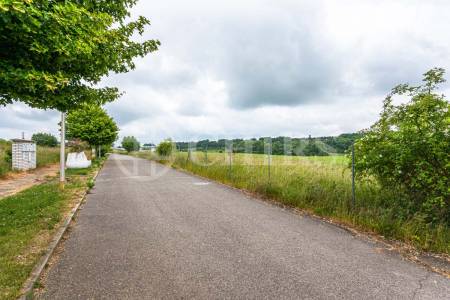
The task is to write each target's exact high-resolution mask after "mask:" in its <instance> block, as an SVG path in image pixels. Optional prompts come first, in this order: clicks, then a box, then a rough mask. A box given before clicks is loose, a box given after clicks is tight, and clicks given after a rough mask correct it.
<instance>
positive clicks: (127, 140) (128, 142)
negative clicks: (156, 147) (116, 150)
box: [122, 136, 141, 153]
mask: <svg viewBox="0 0 450 300" xmlns="http://www.w3.org/2000/svg"><path fill="white" fill-rule="evenodd" d="M140 147H141V145H140V144H139V142H138V140H137V139H136V138H135V137H134V136H126V137H124V138H123V140H122V148H124V149H125V150H126V151H127V152H128V153H130V152H131V151H138V150H139V149H140Z"/></svg>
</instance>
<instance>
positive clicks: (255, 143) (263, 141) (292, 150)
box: [175, 133, 362, 156]
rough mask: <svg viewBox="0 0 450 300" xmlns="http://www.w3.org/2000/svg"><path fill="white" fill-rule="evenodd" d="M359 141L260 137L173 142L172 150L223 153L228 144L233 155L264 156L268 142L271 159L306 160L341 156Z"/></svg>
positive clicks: (349, 137)
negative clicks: (281, 157) (310, 157)
mask: <svg viewBox="0 0 450 300" xmlns="http://www.w3.org/2000/svg"><path fill="white" fill-rule="evenodd" d="M360 137H362V134H361V133H344V134H341V135H339V136H326V137H315V138H313V137H311V136H309V137H308V138H290V137H283V136H280V137H275V138H268V137H260V138H252V139H248V140H245V139H232V140H227V139H219V140H217V141H211V140H208V139H206V140H200V141H198V142H176V143H175V144H176V148H177V149H178V150H179V151H188V149H189V144H191V148H192V149H193V148H195V149H196V150H198V151H206V150H208V151H218V152H221V151H225V147H226V145H227V144H228V143H232V144H233V152H235V153H245V152H251V153H258V154H262V153H266V152H267V151H268V150H267V145H268V144H269V143H270V141H271V146H272V147H271V148H272V151H271V152H272V154H274V155H283V154H287V155H306V156H324V155H328V154H341V153H345V151H346V150H347V149H348V148H349V147H350V146H351V145H352V144H353V143H354V142H355V141H356V140H357V139H359V138H360Z"/></svg>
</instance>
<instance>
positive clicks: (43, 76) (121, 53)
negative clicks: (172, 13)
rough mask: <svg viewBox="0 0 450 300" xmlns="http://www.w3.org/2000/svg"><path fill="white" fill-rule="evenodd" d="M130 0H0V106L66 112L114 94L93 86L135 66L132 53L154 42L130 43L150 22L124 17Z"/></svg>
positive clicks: (132, 1) (141, 51) (153, 47)
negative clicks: (17, 103) (20, 105)
mask: <svg viewBox="0 0 450 300" xmlns="http://www.w3.org/2000/svg"><path fill="white" fill-rule="evenodd" d="M135 3H136V0H116V1H102V0H67V1H42V0H23V1H10V0H7V1H5V0H3V1H0V57H1V59H0V69H1V70H2V71H1V72H0V105H6V104H8V103H13V102H14V101H21V102H24V103H26V104H28V105H30V106H32V107H37V108H44V109H46V108H52V109H57V110H59V111H63V112H67V111H69V110H71V109H73V108H75V107H78V106H79V105H80V104H82V103H100V104H102V103H104V102H106V101H112V100H114V99H116V98H117V97H118V96H119V95H120V94H119V91H118V90H117V89H116V88H114V87H113V88H110V87H105V88H96V87H95V85H96V84H97V83H98V82H99V81H100V79H101V78H102V77H103V76H105V75H107V74H108V73H109V72H111V71H112V72H116V73H123V72H127V71H129V70H131V69H133V68H134V67H135V65H134V63H133V59H134V58H135V57H137V56H144V55H146V54H147V53H149V52H152V51H155V50H157V49H158V46H159V41H156V40H147V41H144V42H137V41H136V40H135V39H132V36H133V35H135V34H140V35H141V34H142V33H143V31H144V27H145V26H146V25H149V24H150V22H149V20H147V19H146V18H144V17H139V18H138V19H137V20H135V21H132V22H128V23H127V22H126V20H125V19H126V17H128V16H129V12H128V10H129V9H130V8H131V7H132V6H133V5H134V4H135Z"/></svg>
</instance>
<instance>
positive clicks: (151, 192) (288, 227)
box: [42, 155, 450, 299]
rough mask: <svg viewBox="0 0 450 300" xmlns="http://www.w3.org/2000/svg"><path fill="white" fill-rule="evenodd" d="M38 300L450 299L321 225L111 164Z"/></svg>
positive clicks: (181, 178) (121, 161) (147, 167)
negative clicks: (42, 299)
mask: <svg viewBox="0 0 450 300" xmlns="http://www.w3.org/2000/svg"><path fill="white" fill-rule="evenodd" d="M46 277H47V278H46V280H45V282H44V286H45V293H44V294H43V295H42V297H43V298H45V299H182V298H183V299H191V298H196V299H224V298H227V299H231V298H232V299H238V298H239V299H414V298H415V299H449V297H450V280H449V279H447V278H445V277H443V276H441V275H438V274H436V273H432V272H430V271H428V270H426V269H425V268H423V267H421V266H419V265H417V264H414V263H411V262H409V261H405V260H403V259H402V258H401V257H400V256H398V255H396V254H390V253H388V251H383V250H382V247H381V246H380V245H377V244H375V243H373V242H370V241H367V240H365V239H361V238H358V237H355V236H353V235H352V234H350V233H349V232H347V231H345V230H343V229H340V228H338V227H335V226H333V225H329V224H327V223H324V222H322V221H319V220H316V219H313V218H310V217H304V216H299V215H298V214H295V213H293V212H291V211H289V210H284V209H282V208H280V207H277V206H274V205H271V204H269V203H266V202H264V201H261V200H257V199H254V198H252V197H249V196H247V195H245V194H243V193H241V192H240V191H237V190H234V189H231V188H228V187H225V186H222V185H220V184H216V183H213V182H210V181H207V180H204V179H200V178H198V177H195V176H191V175H187V174H185V173H183V172H179V171H175V170H172V169H169V168H167V167H164V166H161V165H159V164H156V163H152V162H149V161H146V160H142V159H137V158H131V157H127V156H120V155H111V156H110V158H109V160H108V161H107V162H106V165H105V167H104V168H103V169H102V171H101V172H100V174H99V176H98V178H97V182H96V186H95V188H94V190H93V192H92V193H91V194H89V195H88V197H87V202H86V204H85V205H84V207H83V209H82V210H81V211H80V213H79V216H78V218H77V221H76V223H75V225H74V227H73V230H72V232H71V233H70V235H69V238H68V240H67V241H66V242H65V245H64V251H63V252H62V253H61V254H60V256H59V258H58V260H57V262H56V263H55V264H54V265H53V266H52V267H51V268H50V270H49V271H48V274H47V276H46Z"/></svg>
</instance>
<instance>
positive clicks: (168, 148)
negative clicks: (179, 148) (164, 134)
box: [156, 139, 175, 157]
mask: <svg viewBox="0 0 450 300" xmlns="http://www.w3.org/2000/svg"><path fill="white" fill-rule="evenodd" d="M174 148H175V147H174V143H173V142H172V140H171V139H167V140H165V141H162V142H161V143H159V145H158V147H156V153H158V155H160V156H164V157H168V156H170V155H172V152H173V150H174Z"/></svg>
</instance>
